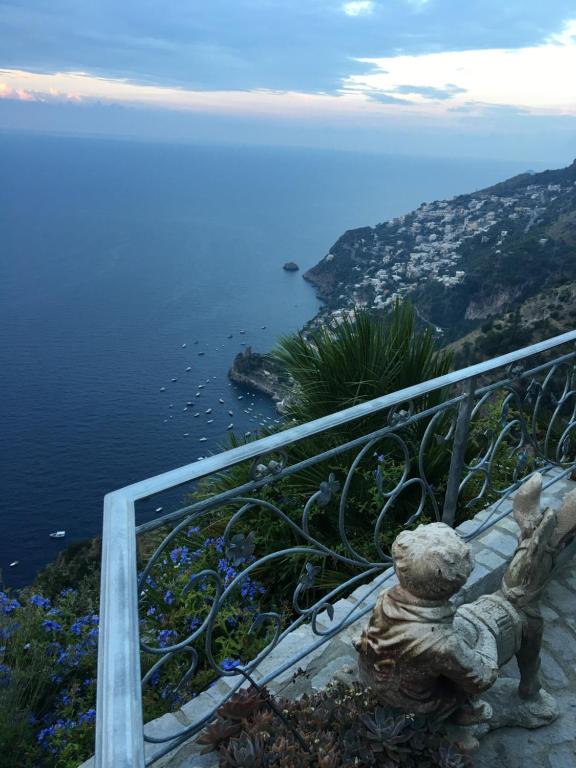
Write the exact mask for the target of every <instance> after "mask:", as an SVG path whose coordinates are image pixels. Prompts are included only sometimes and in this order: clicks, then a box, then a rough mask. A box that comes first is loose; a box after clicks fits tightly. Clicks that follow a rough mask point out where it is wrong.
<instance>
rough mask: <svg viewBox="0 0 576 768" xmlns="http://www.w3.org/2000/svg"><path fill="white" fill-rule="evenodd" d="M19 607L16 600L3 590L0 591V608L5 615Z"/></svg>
mask: <svg viewBox="0 0 576 768" xmlns="http://www.w3.org/2000/svg"><path fill="white" fill-rule="evenodd" d="M21 607H22V606H21V605H20V603H19V602H18V600H15V599H13V598H10V597H9V596H8V595H7V594H6V593H5V592H0V608H2V612H3V613H4V614H5V615H6V616H9V615H10V614H11V613H12V612H13V611H15V610H16V608H21Z"/></svg>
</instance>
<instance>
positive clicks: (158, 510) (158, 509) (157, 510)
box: [154, 507, 164, 512]
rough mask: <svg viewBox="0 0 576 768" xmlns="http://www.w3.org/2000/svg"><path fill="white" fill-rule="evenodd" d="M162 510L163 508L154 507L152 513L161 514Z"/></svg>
mask: <svg viewBox="0 0 576 768" xmlns="http://www.w3.org/2000/svg"><path fill="white" fill-rule="evenodd" d="M163 509H164V507H156V509H155V510H154V512H162V510H163Z"/></svg>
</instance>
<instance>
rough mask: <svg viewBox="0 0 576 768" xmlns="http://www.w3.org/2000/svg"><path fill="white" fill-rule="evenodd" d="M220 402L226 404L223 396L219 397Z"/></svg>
mask: <svg viewBox="0 0 576 768" xmlns="http://www.w3.org/2000/svg"><path fill="white" fill-rule="evenodd" d="M218 402H219V403H221V404H222V405H224V399H223V398H222V397H219V398H218Z"/></svg>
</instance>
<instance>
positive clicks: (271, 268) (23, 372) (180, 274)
mask: <svg viewBox="0 0 576 768" xmlns="http://www.w3.org/2000/svg"><path fill="white" fill-rule="evenodd" d="M521 170H523V169H522V168H519V167H518V166H517V165H513V164H511V163H509V164H504V163H499V164H498V163H493V164H487V163H485V162H483V163H479V162H474V161H448V160H419V159H401V158H390V157H384V156H369V155H361V154H346V153H335V152H319V151H311V150H310V151H307V150H286V149H285V150H279V149H255V148H222V147H213V148H211V147H197V146H196V147H192V146H170V145H162V144H143V143H136V142H133V143H131V142H121V141H108V140H88V139H82V140H80V139H64V138H39V137H32V136H28V137H22V136H9V135H3V136H0V359H1V367H0V393H1V397H0V467H1V472H2V480H1V487H0V506H1V511H0V514H1V517H0V520H1V521H2V529H1V535H0V567H1V568H2V570H3V576H4V581H5V583H7V584H8V585H13V586H18V585H21V584H23V583H26V581H28V580H30V579H31V578H32V577H33V575H34V573H35V572H36V570H37V569H38V568H39V567H40V566H42V565H43V564H45V563H46V562H47V561H49V560H51V559H53V558H54V557H55V556H56V554H57V553H58V551H59V550H60V549H61V548H63V547H64V546H66V544H67V543H69V542H71V541H75V540H78V539H82V538H85V537H87V536H94V535H97V534H98V533H99V532H100V527H101V505H102V497H103V496H104V494H105V493H106V492H107V491H110V490H113V489H114V488H119V487H122V486H124V485H126V484H128V483H131V482H134V481H137V480H140V479H143V478H145V477H147V476H150V475H153V474H157V473H159V472H163V471H166V470H168V469H172V468H174V467H177V466H180V465H183V464H186V463H188V462H191V461H195V460H196V459H197V458H198V457H199V456H202V455H206V453H207V452H208V451H215V450H218V449H219V447H221V446H222V445H224V443H225V440H226V426H227V425H228V423H230V422H234V425H235V428H236V430H237V431H238V432H239V433H242V432H244V431H247V430H249V431H254V429H255V428H257V427H258V423H259V422H260V421H264V420H265V419H268V420H273V419H274V418H276V414H275V412H274V410H273V408H272V406H271V404H270V403H269V402H268V401H267V400H266V399H265V398H261V397H257V396H256V397H249V396H248V395H247V393H242V392H241V391H239V390H237V389H236V388H234V387H231V386H230V385H229V382H228V380H227V377H226V373H227V370H228V368H229V365H230V363H231V361H232V358H233V357H234V355H235V354H236V353H237V352H238V351H239V350H240V349H242V347H241V343H242V342H244V343H247V344H251V345H252V346H253V347H254V348H255V349H257V350H266V349H269V348H270V347H271V346H272V345H273V344H274V341H275V339H276V338H277V337H278V335H279V334H283V333H287V332H289V331H293V330H295V329H297V328H298V327H299V326H301V325H302V324H303V323H304V322H305V321H306V320H308V319H309V318H310V317H312V316H313V315H314V314H315V312H316V310H317V307H318V303H317V301H316V298H315V296H314V292H313V291H312V289H311V288H310V287H309V286H308V285H307V284H306V283H305V282H304V281H303V280H302V277H301V275H302V272H300V273H296V274H289V273H286V272H284V271H283V270H282V264H283V263H284V262H285V261H287V260H289V259H293V260H295V261H297V262H298V263H299V264H300V266H301V268H302V271H303V270H305V269H306V268H308V267H310V266H312V265H313V264H314V263H315V262H316V261H318V259H319V258H321V257H322V256H323V255H324V254H325V253H326V252H327V250H328V248H329V247H330V246H331V245H332V243H333V242H334V241H335V240H336V239H337V237H338V236H339V235H340V234H341V233H342V232H343V231H344V230H345V229H348V228H350V227H355V226H362V225H366V224H373V223H376V222H378V221H382V220H384V219H387V218H389V217H391V216H394V215H397V214H399V213H402V212H405V211H407V210H410V209H412V208H413V207H415V206H416V205H418V204H419V203H420V202H422V201H423V200H431V199H438V198H443V197H448V196H451V195H453V194H456V193H459V192H466V191H472V190H473V189H477V188H480V187H483V186H485V185H487V184H489V183H493V182H496V181H498V180H501V179H503V178H506V177H507V176H510V175H512V174H513V173H517V172H519V171H521ZM262 326H266V328H265V329H264V328H262ZM240 330H245V331H246V333H245V334H244V335H241V334H240V333H239V332H240ZM229 334H233V337H232V338H231V339H230V338H228V336H229ZM195 342H198V343H197V344H195ZM184 344H185V345H186V346H185V347H184V346H183V345H184ZM198 351H204V352H205V355H203V356H199V355H198V354H197V353H198ZM187 366H191V368H192V370H191V371H190V372H186V367H187ZM172 378H177V379H178V381H177V382H175V383H172V382H171V379H172ZM198 384H204V388H203V389H202V390H199V389H198ZM161 387H166V391H165V392H161V391H160V388H161ZM197 391H200V392H201V396H200V397H199V398H196V397H195V394H196V392H197ZM240 394H243V400H241V401H240V400H238V396H239V395H240ZM219 397H222V398H223V399H224V400H225V404H224V405H221V404H220V403H219V402H218V398H219ZM187 401H194V407H193V408H189V409H188V410H184V408H186V403H187ZM251 403H254V405H253V411H252V413H249V414H247V413H245V412H244V408H248V407H252V406H251V405H250V404H251ZM170 404H172V405H173V407H172V408H170V407H169V406H170ZM209 407H212V408H213V413H212V414H210V415H207V414H205V410H206V409H207V408H209ZM229 409H230V410H233V411H234V416H233V417H230V416H229V415H228V410H229ZM197 411H199V412H200V414H201V415H200V417H197V418H194V416H193V414H194V413H195V412H197ZM256 414H259V415H258V416H256ZM210 418H213V419H214V422H213V423H212V424H208V423H207V422H208V419H210ZM185 433H188V434H185ZM201 436H206V437H207V438H208V440H207V441H206V442H200V440H199V438H200V437H201ZM179 501H180V495H179V494H178V495H176V496H174V495H173V496H172V497H171V498H170V499H168V501H167V502H166V503H165V505H164V510H165V511H169V510H170V509H171V508H176V505H177V504H178V502H179ZM154 506H156V503H154V504H152V503H150V504H148V506H146V505H144V507H143V509H142V511H141V512H140V513H139V520H145V519H148V518H150V517H153V516H154V514H155V512H154ZM56 529H65V530H66V531H67V536H66V538H65V539H62V540H53V539H50V538H49V536H48V534H49V533H50V532H51V531H54V530H56ZM14 560H19V565H18V566H16V567H14V568H9V567H8V566H9V563H10V562H12V561H14Z"/></svg>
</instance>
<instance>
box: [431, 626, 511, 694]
mask: <svg viewBox="0 0 576 768" xmlns="http://www.w3.org/2000/svg"><path fill="white" fill-rule="evenodd" d="M442 662H443V663H442V664H441V669H440V670H439V671H440V672H441V674H442V675H444V677H447V678H449V679H450V680H452V681H453V682H454V683H456V684H457V685H458V686H459V687H460V688H462V689H463V690H464V691H466V693H468V694H470V695H475V694H478V693H481V692H482V691H485V690H486V689H487V688H490V686H491V685H493V684H494V682H495V681H496V678H497V677H498V649H497V646H496V640H495V638H494V636H493V635H492V634H491V633H490V632H489V631H488V630H487V629H481V630H480V632H479V635H478V638H477V642H476V644H475V646H474V647H471V646H470V645H468V644H467V643H466V642H465V640H464V639H463V638H461V637H459V635H458V634H457V633H455V635H454V636H453V637H452V638H451V639H450V640H449V642H448V643H447V647H446V652H445V654H444V658H443V660H442Z"/></svg>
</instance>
